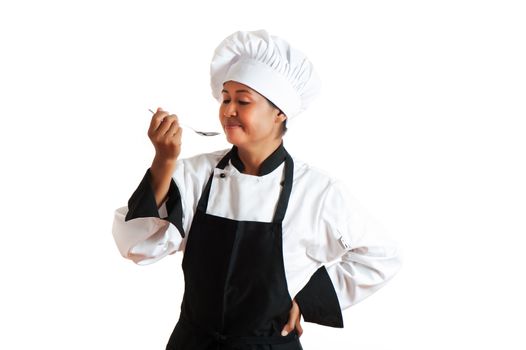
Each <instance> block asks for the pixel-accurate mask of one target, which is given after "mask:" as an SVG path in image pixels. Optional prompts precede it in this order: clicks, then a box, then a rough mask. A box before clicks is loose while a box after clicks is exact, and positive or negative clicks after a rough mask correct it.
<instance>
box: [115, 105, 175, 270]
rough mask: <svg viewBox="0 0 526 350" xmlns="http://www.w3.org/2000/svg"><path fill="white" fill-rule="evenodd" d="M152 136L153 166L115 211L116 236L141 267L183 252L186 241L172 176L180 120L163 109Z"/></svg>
mask: <svg viewBox="0 0 526 350" xmlns="http://www.w3.org/2000/svg"><path fill="white" fill-rule="evenodd" d="M148 136H149V138H150V139H151V141H152V143H153V145H154V147H155V150H156V154H155V158H154V160H153V162H152V166H151V167H150V169H148V170H147V172H146V174H145V175H144V177H143V179H142V181H141V183H140V184H139V186H138V187H137V189H136V190H135V192H134V193H133V195H132V196H131V197H130V199H129V201H128V206H127V207H123V208H120V209H118V210H117V211H116V212H115V218H114V223H113V236H114V238H115V242H116V243H117V246H118V248H119V250H120V252H121V254H122V255H123V256H124V257H125V258H128V259H131V260H133V261H134V262H136V263H138V264H147V263H152V262H155V261H157V260H159V259H161V258H162V257H164V256H166V255H168V254H171V253H173V252H174V251H175V250H177V249H179V247H180V246H181V243H182V239H183V238H184V231H183V225H182V201H181V195H180V193H179V190H178V188H177V186H176V185H175V182H174V181H173V179H172V174H173V173H174V171H175V170H176V168H177V165H176V164H177V157H178V156H179V154H180V148H181V129H180V128H179V125H178V123H177V117H176V116H174V115H168V113H167V112H164V111H162V110H161V109H160V108H159V109H158V110H157V112H156V113H155V114H154V115H153V117H152V120H151V123H150V128H149V130H148Z"/></svg>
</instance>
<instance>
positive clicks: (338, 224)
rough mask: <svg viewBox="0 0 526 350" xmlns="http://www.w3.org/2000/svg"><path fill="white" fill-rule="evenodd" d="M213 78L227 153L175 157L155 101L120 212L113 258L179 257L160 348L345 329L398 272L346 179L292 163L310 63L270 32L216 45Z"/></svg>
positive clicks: (270, 343) (278, 345) (171, 118)
mask: <svg viewBox="0 0 526 350" xmlns="http://www.w3.org/2000/svg"><path fill="white" fill-rule="evenodd" d="M211 85H212V92H213V95H214V97H216V98H217V99H218V100H219V101H220V102H221V105H220V108H219V119H220V122H221V125H222V126H223V130H224V132H225V135H226V137H227V140H228V142H230V143H231V144H232V145H233V147H232V149H230V150H225V151H219V152H215V153H211V154H203V155H198V156H195V157H192V158H189V159H184V160H179V159H178V156H179V154H180V151H181V137H182V130H181V128H180V127H179V124H178V121H177V117H176V116H175V115H173V114H169V113H168V112H166V111H164V110H162V109H161V108H159V109H157V111H156V112H155V114H154V115H153V117H152V121H151V124H150V128H149V132H148V135H149V137H150V139H151V141H152V143H153V145H154V147H155V150H156V155H155V158H154V160H153V162H152V165H151V167H150V168H149V169H148V170H147V171H146V174H145V176H144V178H143V180H142V181H141V183H140V185H139V187H138V188H137V190H136V191H135V192H134V194H133V195H132V196H131V198H130V200H129V202H128V206H127V207H123V208H120V209H118V210H117V211H116V215H115V221H114V228H113V234H114V237H115V240H116V243H117V245H118V247H119V249H120V251H121V254H122V255H123V256H124V257H126V258H128V259H131V260H133V261H134V262H136V263H138V264H148V263H153V262H155V261H157V260H159V259H161V258H163V257H165V256H166V255H168V254H172V253H174V252H176V251H177V250H181V251H184V257H183V264H182V265H183V271H184V278H185V294H184V298H183V301H182V305H181V314H180V319H179V322H178V323H177V325H176V327H175V329H174V332H173V333H172V336H171V337H170V340H169V342H168V346H167V349H178V350H180V349H194V350H199V349H203V350H204V349H217V348H221V349H234V348H235V349H269V348H270V349H284V350H289V349H290V350H297V349H301V345H300V342H299V339H298V338H299V336H300V335H301V333H302V329H301V324H300V315H301V316H303V318H304V320H305V321H306V322H316V323H318V324H321V325H327V326H332V327H343V321H342V315H341V310H342V309H344V308H347V307H349V306H351V305H353V304H355V303H357V302H358V301H360V300H362V299H363V298H365V297H366V296H368V295H370V294H372V293H373V292H374V291H375V290H377V289H378V288H379V287H381V286H383V285H384V284H385V282H386V281H387V280H389V279H390V278H391V277H392V276H393V275H394V273H395V272H396V270H397V269H398V267H399V260H398V256H397V254H396V250H395V249H394V247H392V246H389V245H387V244H386V242H385V241H382V240H378V239H376V237H375V235H374V234H373V233H374V232H368V230H369V227H368V226H367V222H366V221H364V216H363V215H361V214H360V211H359V208H358V207H357V206H356V204H355V203H354V201H353V200H352V198H350V197H348V196H346V195H345V189H344V188H343V187H342V186H341V184H340V183H339V182H337V181H335V180H333V179H331V178H330V177H328V176H326V175H324V174H323V173H321V172H320V171H318V170H315V169H313V168H311V167H309V166H308V165H307V164H305V163H303V162H301V161H299V160H296V159H293V158H292V157H291V156H290V155H289V154H288V153H287V151H286V150H285V148H284V146H283V141H282V139H283V134H284V133H285V131H286V121H287V118H289V117H294V116H296V115H297V114H299V113H300V112H301V111H302V110H304V109H305V108H306V107H307V105H308V103H309V102H310V100H312V98H313V97H314V96H315V95H316V94H317V92H318V91H319V85H320V84H319V80H318V78H317V76H316V74H315V72H314V69H313V67H312V64H311V63H310V62H309V61H308V60H307V58H306V57H305V56H304V55H303V54H301V53H300V52H298V51H297V50H295V49H293V48H292V47H290V45H289V44H288V43H287V42H285V41H283V40H282V39H280V38H277V37H274V36H270V35H268V33H267V32H265V31H255V32H236V33H234V34H232V35H231V36H229V37H227V38H226V39H225V40H224V41H223V42H222V43H221V44H220V45H219V46H218V48H217V49H216V51H215V54H214V57H213V59H212V64H211Z"/></svg>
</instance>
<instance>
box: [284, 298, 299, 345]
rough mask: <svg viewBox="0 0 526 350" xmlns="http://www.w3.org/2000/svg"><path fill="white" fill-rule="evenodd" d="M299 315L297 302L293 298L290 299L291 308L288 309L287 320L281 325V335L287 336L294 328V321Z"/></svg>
mask: <svg viewBox="0 0 526 350" xmlns="http://www.w3.org/2000/svg"><path fill="white" fill-rule="evenodd" d="M299 317H300V310H299V306H298V304H297V303H296V302H295V301H294V300H293V301H292V308H291V309H290V311H289V320H288V321H287V324H286V325H285V326H284V327H283V330H282V331H281V335H282V336H284V337H285V336H287V335H288V334H289V333H290V332H292V331H293V330H294V327H295V325H296V322H297V321H298V319H299Z"/></svg>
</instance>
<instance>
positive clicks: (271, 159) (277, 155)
mask: <svg viewBox="0 0 526 350" xmlns="http://www.w3.org/2000/svg"><path fill="white" fill-rule="evenodd" d="M286 155H287V151H286V150H285V147H283V143H281V144H280V145H279V147H278V148H276V150H275V151H274V152H272V154H271V155H270V156H268V157H267V159H265V160H264V161H263V163H261V166H260V168H259V174H258V176H264V175H267V174H270V173H271V172H273V171H274V170H275V169H276V168H277V167H278V166H280V165H281V163H283V161H285V156H286ZM230 160H231V161H232V165H233V166H234V167H235V168H236V169H237V170H238V171H239V172H240V173H242V172H243V170H244V169H245V165H244V164H243V162H241V159H239V155H238V153H237V147H236V146H233V147H232V155H231V158H230Z"/></svg>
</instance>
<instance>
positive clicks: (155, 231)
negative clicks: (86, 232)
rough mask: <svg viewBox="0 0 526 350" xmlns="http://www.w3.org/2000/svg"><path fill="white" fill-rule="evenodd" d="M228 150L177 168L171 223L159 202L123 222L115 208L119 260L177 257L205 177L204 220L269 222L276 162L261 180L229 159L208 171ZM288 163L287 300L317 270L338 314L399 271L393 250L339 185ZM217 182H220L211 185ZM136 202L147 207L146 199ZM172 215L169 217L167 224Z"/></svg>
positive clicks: (277, 186)
mask: <svg viewBox="0 0 526 350" xmlns="http://www.w3.org/2000/svg"><path fill="white" fill-rule="evenodd" d="M282 147H283V146H281V148H282ZM234 148H235V147H234ZM228 151H229V150H222V151H218V152H214V153H209V154H201V155H197V156H194V157H191V158H187V159H181V160H178V161H177V165H176V169H175V172H174V174H173V182H172V186H171V190H170V192H172V193H173V191H174V190H176V191H177V190H178V192H179V196H180V199H179V200H178V203H179V204H178V205H179V207H180V208H179V212H180V214H179V216H182V217H180V218H179V220H175V221H174V220H169V218H168V217H167V215H168V214H169V213H168V210H167V205H166V202H165V203H164V204H163V205H162V206H161V208H159V210H158V212H156V213H152V214H151V215H150V214H146V215H143V216H145V217H135V218H132V219H131V220H130V219H128V220H126V215H127V214H128V211H129V206H128V207H122V208H119V209H117V210H116V211H115V219H114V223H113V236H114V238H115V241H116V243H117V246H118V248H119V251H120V253H121V254H122V255H123V256H124V257H125V258H127V259H131V260H133V261H134V262H135V263H137V264H139V265H146V264H151V263H154V262H156V261H158V260H159V259H161V258H163V257H165V256H167V255H170V254H173V253H175V252H176V251H184V248H185V244H186V240H187V238H188V233H189V232H190V226H191V224H192V219H193V216H194V213H195V211H196V207H197V203H198V201H199V198H200V196H201V193H202V192H203V189H204V187H205V185H206V183H207V181H208V179H209V177H210V174H211V173H212V172H214V181H213V182H212V186H211V189H210V197H209V202H208V208H207V214H210V215H216V216H220V217H225V218H229V219H233V220H238V221H259V222H271V221H272V217H273V214H274V212H275V209H276V204H277V201H278V197H279V194H280V190H281V183H282V181H283V176H284V174H283V173H284V172H283V168H284V162H282V161H275V159H274V160H273V159H271V158H272V155H271V156H270V157H269V159H267V160H266V161H265V162H264V164H263V165H262V168H263V166H264V165H265V166H266V168H267V170H266V172H265V173H264V174H263V175H262V174H260V175H261V176H254V175H247V174H244V173H242V172H241V171H240V170H241V169H242V166H243V165H242V163H241V162H240V161H239V158H238V157H237V153H235V156H234V157H233V158H232V159H231V160H230V162H229V164H228V165H227V166H226V167H225V169H224V170H221V169H217V168H215V166H216V165H217V163H218V162H219V160H220V159H221V158H222V157H223V156H224V155H225V154H226V153H227V152H228ZM293 160H294V175H293V185H292V192H291V195H290V200H289V203H288V208H287V211H286V214H285V218H284V220H283V223H282V230H283V232H282V238H283V260H284V268H285V275H286V280H287V286H288V289H289V293H290V295H291V297H294V296H296V295H297V294H298V293H299V292H300V291H301V290H302V289H303V288H304V287H305V286H306V285H307V283H308V282H309V280H310V278H311V277H312V276H313V274H314V273H315V272H316V271H317V270H318V269H319V268H320V267H325V269H326V271H327V274H328V276H329V277H330V281H331V282H332V286H333V287H334V291H335V292H336V296H337V298H338V303H339V306H340V308H341V309H342V310H343V309H345V308H348V307H350V306H351V305H353V304H356V303H357V302H359V301H361V300H363V299H364V298H366V297H367V296H369V295H371V294H372V293H373V292H375V291H376V290H378V289H379V288H380V287H382V286H383V285H384V284H385V283H386V282H387V281H388V280H389V279H390V278H391V277H393V275H394V274H395V273H396V272H397V270H398V269H399V267H400V258H399V254H398V252H397V249H396V245H395V244H394V243H393V242H392V241H390V240H388V239H387V238H386V236H385V235H384V234H383V230H382V228H381V227H380V226H379V225H378V224H377V223H376V222H375V221H374V220H372V219H371V218H370V217H368V216H367V214H366V213H365V212H364V211H363V210H362V208H361V207H360V206H359V205H358V203H357V202H356V200H355V199H354V198H353V197H352V196H350V195H349V194H348V193H347V191H346V189H345V187H344V186H343V185H342V183H341V182H339V181H338V180H335V179H333V178H331V177H329V176H328V175H326V174H324V173H323V172H321V171H319V170H317V169H315V168H313V167H311V166H309V165H308V164H306V163H304V162H302V161H301V160H298V159H295V158H293ZM240 168H241V169H240ZM148 171H149V170H148ZM147 174H148V172H147ZM219 177H221V181H218V180H216V179H218V178H219ZM145 179H146V175H145ZM145 179H143V186H144V183H145ZM148 186H149V185H148ZM175 187H176V189H175ZM136 192H137V191H136ZM169 196H170V193H169ZM142 197H149V198H148V200H149V201H150V202H152V201H153V203H155V198H154V197H153V192H151V193H149V194H146V195H143V196H142ZM141 200H144V198H143V199H141ZM129 203H130V202H129ZM129 205H130V204H129ZM155 211H157V206H155ZM173 211H174V210H173V209H172V212H173ZM173 216H174V215H173V213H172V214H171V215H170V217H172V218H173ZM176 216H177V215H176ZM163 218H164V219H163ZM171 221H173V222H171ZM177 222H178V223H179V224H178V225H177ZM174 223H175V224H174ZM177 226H179V228H177ZM300 307H301V305H300Z"/></svg>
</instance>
